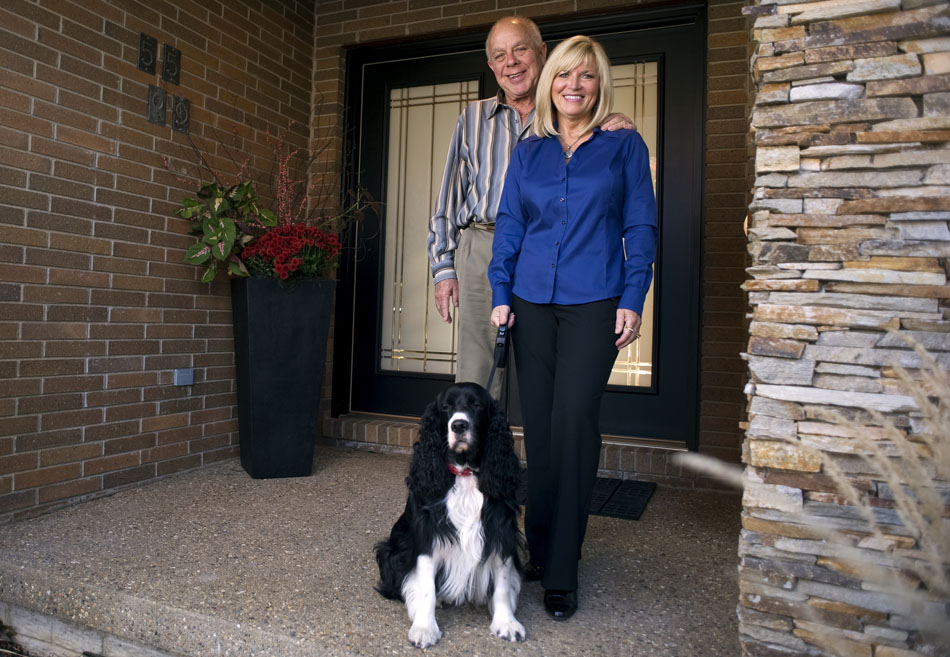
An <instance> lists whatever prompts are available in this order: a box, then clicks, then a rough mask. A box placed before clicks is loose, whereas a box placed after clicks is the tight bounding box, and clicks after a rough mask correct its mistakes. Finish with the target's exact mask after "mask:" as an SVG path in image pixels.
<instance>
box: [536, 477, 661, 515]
mask: <svg viewBox="0 0 950 657" xmlns="http://www.w3.org/2000/svg"><path fill="white" fill-rule="evenodd" d="M654 490H656V484H655V483H653V482H652V481H636V480H635V479H609V478H607V477H597V480H596V481H595V482H594V493H593V496H592V497H591V500H590V512H591V515H595V516H608V517H610V518H625V519H627V520H639V519H640V516H641V515H643V510H644V509H646V508H647V502H649V501H650V497H652V495H653V491H654ZM527 498H528V477H527V471H525V470H522V471H521V485H520V486H519V487H518V503H519V504H524V503H525V501H526V500H527Z"/></svg>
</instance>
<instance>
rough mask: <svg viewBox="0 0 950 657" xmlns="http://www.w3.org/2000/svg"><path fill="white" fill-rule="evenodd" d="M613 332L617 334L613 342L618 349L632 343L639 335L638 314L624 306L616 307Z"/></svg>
mask: <svg viewBox="0 0 950 657" xmlns="http://www.w3.org/2000/svg"><path fill="white" fill-rule="evenodd" d="M614 333H616V334H617V336H618V337H617V341H616V342H615V343H614V344H615V345H616V346H617V350H618V351H619V350H621V349H623V348H624V347H626V346H627V345H629V344H631V343H633V341H634V340H636V339H637V338H639V337H640V315H638V314H637V313H635V312H633V311H632V310H627V309H626V308H617V324H616V326H615V329H614Z"/></svg>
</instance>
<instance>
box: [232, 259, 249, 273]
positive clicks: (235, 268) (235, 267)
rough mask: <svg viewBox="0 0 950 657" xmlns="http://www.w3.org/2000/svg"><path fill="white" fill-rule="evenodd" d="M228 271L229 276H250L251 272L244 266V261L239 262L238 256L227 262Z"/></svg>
mask: <svg viewBox="0 0 950 657" xmlns="http://www.w3.org/2000/svg"><path fill="white" fill-rule="evenodd" d="M228 273H229V274H230V275H231V276H250V275H251V273H250V272H249V271H248V270H247V267H245V266H244V263H243V262H241V259H240V258H232V259H231V261H230V262H228Z"/></svg>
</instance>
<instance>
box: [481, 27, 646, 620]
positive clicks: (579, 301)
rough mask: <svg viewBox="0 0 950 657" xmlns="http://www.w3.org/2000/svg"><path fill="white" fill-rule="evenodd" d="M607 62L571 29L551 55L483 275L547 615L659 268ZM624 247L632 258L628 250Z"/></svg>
mask: <svg viewBox="0 0 950 657" xmlns="http://www.w3.org/2000/svg"><path fill="white" fill-rule="evenodd" d="M611 99H612V81H611V75H610V62H609V60H608V59H607V55H606V54H605V53H604V50H603V48H602V47H601V45H600V44H599V43H597V42H596V41H593V40H592V39H590V38H588V37H585V36H575V37H572V38H570V39H568V40H566V41H564V42H563V43H561V44H560V45H559V46H558V47H557V48H555V49H554V51H553V52H552V53H551V56H550V57H549V58H548V61H547V64H546V65H545V66H544V70H543V71H542V72H541V78H540V81H539V83H538V92H537V101H536V103H537V104H536V107H537V109H536V110H535V111H536V114H535V119H534V125H533V128H532V130H533V132H534V136H532V137H529V138H528V139H526V140H524V141H523V142H521V143H520V144H519V145H518V147H517V148H516V149H515V151H514V154H513V155H512V158H511V164H510V165H509V167H508V174H507V177H506V179H505V189H504V192H503V194H502V199H501V205H500V207H499V209H498V219H497V223H496V227H495V236H494V240H493V243H492V261H491V264H490V265H489V268H488V278H489V282H490V283H491V287H492V306H493V308H492V313H491V323H492V324H493V325H494V326H496V327H498V326H502V325H507V326H509V327H514V326H515V317H516V316H517V318H518V320H517V328H513V329H512V342H513V345H514V350H515V356H516V367H517V368H518V384H519V390H520V393H521V403H522V407H523V413H524V430H525V449H526V453H527V461H528V503H527V510H526V514H525V533H526V535H527V539H528V547H529V549H530V551H531V563H530V565H529V567H528V577H529V579H532V577H531V575H532V574H533V575H535V576H540V579H541V585H542V586H543V587H544V589H545V593H544V606H545V609H546V610H547V611H548V613H549V614H550V615H551V616H552V617H554V618H555V619H559V620H563V619H566V618H569V617H570V616H572V615H573V614H574V612H575V610H576V609H577V567H578V560H579V559H580V553H581V545H582V543H583V540H584V533H585V531H586V529H587V514H588V508H589V506H590V499H591V494H592V491H593V487H594V481H595V479H596V476H597V465H598V462H599V460H600V445H601V437H600V429H599V416H600V400H601V397H602V396H603V392H604V389H605V387H606V385H607V379H608V377H609V376H610V370H611V367H612V366H613V363H614V360H615V359H616V357H617V351H618V350H619V349H623V348H624V347H626V346H627V345H629V344H631V343H632V342H633V341H634V340H636V339H637V338H638V337H639V329H640V315H641V313H642V311H643V301H644V298H645V296H646V293H647V289H648V288H649V287H650V282H651V280H652V278H653V269H652V263H653V260H654V257H655V254H656V203H655V200H654V196H653V183H652V180H651V177H650V166H649V160H648V152H647V148H646V145H645V144H644V143H643V140H642V139H641V138H640V136H639V135H638V134H637V133H636V132H634V131H632V130H617V131H615V132H603V131H601V130H600V129H599V128H597V127H596V126H598V125H599V124H600V123H601V122H602V121H603V119H604V117H605V116H607V114H609V113H610V106H611ZM625 256H626V257H625Z"/></svg>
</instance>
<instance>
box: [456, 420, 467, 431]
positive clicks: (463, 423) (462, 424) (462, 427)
mask: <svg viewBox="0 0 950 657" xmlns="http://www.w3.org/2000/svg"><path fill="white" fill-rule="evenodd" d="M452 431H453V433H465V432H466V431H468V421H467V420H455V422H453V423H452Z"/></svg>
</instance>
